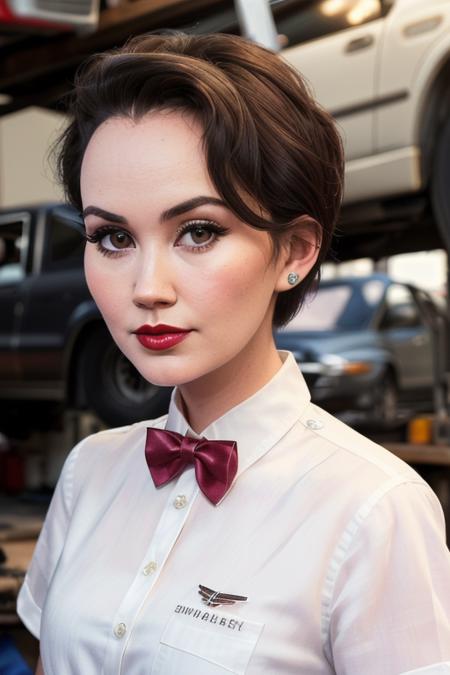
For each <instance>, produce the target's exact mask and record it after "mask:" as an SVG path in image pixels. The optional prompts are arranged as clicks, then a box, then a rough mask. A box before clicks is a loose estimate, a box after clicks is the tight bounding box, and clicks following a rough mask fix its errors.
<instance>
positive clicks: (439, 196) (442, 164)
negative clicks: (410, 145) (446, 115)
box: [431, 119, 450, 250]
mask: <svg viewBox="0 0 450 675" xmlns="http://www.w3.org/2000/svg"><path fill="white" fill-rule="evenodd" d="M449 184H450V119H447V121H446V122H445V124H444V126H443V130H442V132H441V133H440V135H439V137H438V142H437V144H436V153H435V158H434V162H433V167H432V176H431V202H432V206H433V213H434V216H435V218H436V223H437V226H438V229H439V232H440V235H441V237H442V239H443V242H444V245H445V246H446V248H447V249H449V250H450V191H449V189H448V186H449Z"/></svg>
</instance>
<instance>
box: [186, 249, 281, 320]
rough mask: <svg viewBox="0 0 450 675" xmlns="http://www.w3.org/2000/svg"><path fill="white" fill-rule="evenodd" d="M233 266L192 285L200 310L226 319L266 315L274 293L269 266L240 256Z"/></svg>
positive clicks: (207, 273)
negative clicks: (238, 315)
mask: <svg viewBox="0 0 450 675" xmlns="http://www.w3.org/2000/svg"><path fill="white" fill-rule="evenodd" d="M236 258H237V259H236V260H234V261H233V262H232V263H227V264H223V265H218V264H216V265H214V267H212V268H211V269H210V270H205V271H204V273H203V274H202V275H201V277H200V278H198V281H199V283H198V285H197V284H195V286H194V285H193V284H192V279H191V284H190V285H189V286H187V288H189V289H190V290H189V294H190V297H191V298H192V300H194V299H195V302H196V303H198V305H199V307H203V308H204V309H206V308H208V310H210V311H211V313H216V314H217V315H218V316H219V317H221V318H222V319H224V318H225V317H229V316H230V315H237V314H242V315H248V316H249V318H250V317H252V316H254V315H255V314H257V315H260V314H261V313H264V312H265V311H266V309H267V307H268V305H269V303H270V300H271V298H272V295H273V291H274V280H273V279H272V275H271V274H270V271H269V270H268V263H267V261H266V260H265V259H263V258H260V257H259V256H256V257H255V256H243V255H241V256H237V257H236Z"/></svg>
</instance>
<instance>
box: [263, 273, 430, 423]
mask: <svg viewBox="0 0 450 675" xmlns="http://www.w3.org/2000/svg"><path fill="white" fill-rule="evenodd" d="M441 339H442V319H441V315H440V312H439V310H438V308H437V306H436V305H435V303H434V302H433V300H432V299H431V297H430V296H429V295H428V294H427V293H425V292H424V291H422V290H419V289H418V288H415V287H414V286H411V285H409V284H404V283H398V282H396V281H393V280H392V279H390V278H389V277H387V276H385V275H382V274H373V275H370V276H366V277H348V278H339V279H333V280H326V281H322V282H321V284H320V285H319V287H318V289H317V291H316V292H315V293H313V294H312V295H311V296H309V297H308V298H307V300H306V302H305V305H304V307H303V309H302V310H301V312H300V313H299V314H298V315H297V316H296V317H295V318H294V319H293V320H292V321H291V322H290V323H289V324H288V325H287V326H286V327H285V328H283V329H282V330H279V331H278V332H277V334H276V343H277V346H278V348H279V349H289V350H290V351H292V352H293V353H294V355H295V357H296V359H297V361H298V363H299V366H300V368H301V370H302V372H303V374H304V376H305V379H306V381H307V383H308V385H309V387H310V390H311V395H312V399H313V401H314V402H316V403H317V404H318V405H320V406H322V407H323V408H325V409H327V410H329V411H330V412H333V413H340V412H343V411H347V412H348V411H353V412H357V413H358V414H359V418H361V419H362V420H364V421H371V420H374V421H377V422H381V423H382V424H387V425H389V424H392V423H395V422H396V421H398V419H399V417H404V414H405V413H406V412H407V411H411V410H417V409H422V410H423V409H427V410H429V411H430V410H432V409H433V383H434V377H435V376H436V372H438V371H436V369H439V367H440V365H439V362H438V357H439V352H440V340H441ZM357 418H358V416H357Z"/></svg>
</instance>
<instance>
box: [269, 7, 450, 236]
mask: <svg viewBox="0 0 450 675" xmlns="http://www.w3.org/2000/svg"><path fill="white" fill-rule="evenodd" d="M270 4H271V6H272V9H273V13H274V16H275V22H276V27H277V31H278V33H280V34H281V35H283V37H284V39H285V41H286V43H287V46H286V47H285V48H284V49H283V50H282V52H281V53H282V55H283V57H284V58H285V59H287V60H288V61H289V62H290V63H291V64H292V65H294V66H295V67H296V68H298V70H299V71H300V72H301V73H302V74H303V75H304V76H305V77H306V79H307V80H308V81H309V83H310V85H311V87H312V90H313V92H314V94H315V95H316V97H317V99H318V100H319V102H320V103H321V104H322V105H323V106H324V107H325V108H326V109H327V110H329V111H330V112H331V113H332V114H333V116H334V117H335V118H336V120H337V122H338V124H339V126H340V129H341V131H342V136H343V139H344V144H345V150H346V160H347V162H346V191H345V199H344V203H345V204H346V205H349V204H355V203H357V202H364V203H366V202H368V201H370V200H380V199H383V200H386V199H388V198H391V197H396V196H399V195H409V194H416V193H420V192H421V191H427V194H430V196H431V201H432V206H433V212H434V216H435V218H436V220H437V221H438V224H439V227H440V231H441V235H443V236H444V238H445V239H446V241H447V244H450V0H316V1H315V2H314V1H313V2H310V1H309V2H302V1H299V0H296V1H292V0H272V2H271V3H270ZM428 191H429V192H428Z"/></svg>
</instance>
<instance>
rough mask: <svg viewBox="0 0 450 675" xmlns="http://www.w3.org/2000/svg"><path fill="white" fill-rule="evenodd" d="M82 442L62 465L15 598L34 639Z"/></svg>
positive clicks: (63, 534) (65, 523)
mask: <svg viewBox="0 0 450 675" xmlns="http://www.w3.org/2000/svg"><path fill="white" fill-rule="evenodd" d="M83 442H84V441H81V442H80V443H78V444H77V445H76V446H75V447H74V448H73V450H72V451H71V452H70V454H69V456H68V457H67V459H66V461H65V463H64V466H63V469H62V471H61V474H60V476H59V479H58V482H57V484H56V487H55V491H54V493H53V497H52V500H51V502H50V506H49V509H48V512H47V515H46V517H45V521H44V525H43V527H42V530H41V533H40V535H39V538H38V541H37V543H36V547H35V550H34V553H33V557H32V560H31V564H30V566H29V568H28V571H27V574H26V576H25V580H24V583H23V585H22V587H21V589H20V591H19V595H18V598H17V613H18V615H19V617H20V618H21V620H22V622H23V623H24V624H25V626H26V627H27V628H28V630H29V631H30V633H32V634H33V635H34V636H35V637H36V638H37V639H39V635H40V624H41V612H42V608H43V606H44V602H45V598H46V595H47V591H48V588H49V585H50V582H51V580H52V577H53V574H54V572H55V569H56V566H57V564H58V560H59V558H60V556H61V553H62V550H63V548H64V542H65V538H66V533H67V529H68V525H69V521H70V516H71V509H72V502H73V491H74V485H73V483H74V469H75V464H76V460H77V457H78V453H79V449H80V447H81V445H82V443H83Z"/></svg>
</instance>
